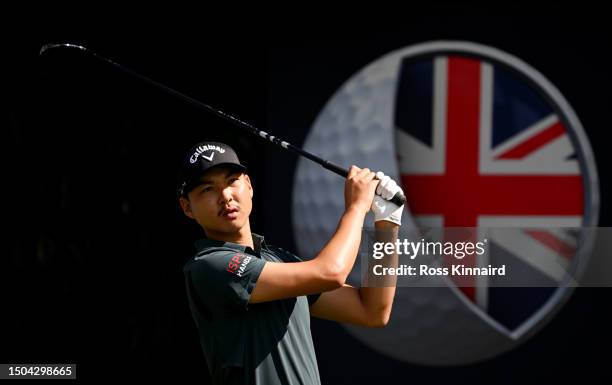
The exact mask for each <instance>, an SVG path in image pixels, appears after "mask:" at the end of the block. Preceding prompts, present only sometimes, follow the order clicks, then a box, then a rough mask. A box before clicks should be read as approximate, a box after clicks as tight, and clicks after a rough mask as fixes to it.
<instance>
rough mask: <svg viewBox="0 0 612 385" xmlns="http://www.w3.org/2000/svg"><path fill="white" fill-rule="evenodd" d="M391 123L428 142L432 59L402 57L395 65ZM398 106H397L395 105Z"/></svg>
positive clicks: (431, 104) (429, 142)
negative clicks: (395, 75)
mask: <svg viewBox="0 0 612 385" xmlns="http://www.w3.org/2000/svg"><path fill="white" fill-rule="evenodd" d="M399 71H400V73H399V76H398V79H399V81H398V85H397V95H396V98H395V100H396V104H395V105H396V108H395V123H396V125H397V128H399V129H402V130H404V131H405V132H407V133H409V134H410V135H412V136H413V137H414V138H416V139H418V140H420V141H421V142H423V143H425V144H427V145H429V146H431V144H432V142H433V138H432V127H431V122H432V113H433V112H432V110H433V61H432V60H423V61H419V62H416V63H414V62H407V61H405V60H404V61H402V65H401V66H400V69H399ZM398 106H401V108H398Z"/></svg>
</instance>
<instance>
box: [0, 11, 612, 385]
mask: <svg viewBox="0 0 612 385" xmlns="http://www.w3.org/2000/svg"><path fill="white" fill-rule="evenodd" d="M358 24H359V23H355V25H348V26H347V27H343V28H340V29H339V30H336V31H333V32H329V33H327V32H323V31H321V30H320V29H318V30H316V31H315V29H314V28H312V26H313V25H314V24H311V25H310V26H311V28H306V29H300V30H299V31H295V33H293V32H294V31H293V30H292V31H291V32H292V33H289V32H288V30H286V29H284V28H283V29H279V28H274V26H271V28H269V30H268V31H267V32H262V31H257V32H255V31H254V30H252V29H249V28H247V27H244V28H243V29H239V27H232V28H224V29H223V31H220V30H219V29H217V28H213V27H205V28H203V29H202V30H201V31H200V32H201V33H192V34H184V35H180V36H168V35H166V34H165V33H164V34H160V35H154V34H150V33H145V32H142V31H136V32H133V33H129V34H127V33H126V34H121V35H120V34H116V35H113V36H111V35H110V34H105V35H104V36H103V37H102V36H99V35H94V34H81V33H75V32H73V33H58V32H52V30H51V32H44V33H43V32H40V33H38V34H28V35H27V36H26V35H25V34H24V35H19V34H16V35H15V36H14V37H13V38H12V39H10V42H7V43H6V44H5V50H4V54H3V55H4V60H3V64H2V66H3V71H2V73H3V76H2V84H3V87H2V90H1V92H2V93H3V95H4V98H3V99H4V100H5V101H6V102H5V107H6V108H7V109H6V112H5V113H4V114H3V115H2V121H1V124H2V127H3V129H2V130H1V131H0V132H1V133H2V134H1V135H2V140H1V143H2V147H3V151H2V161H3V162H2V164H3V165H4V171H3V174H4V175H5V176H6V178H5V183H4V186H5V188H4V189H3V193H4V199H3V202H4V204H5V206H6V207H3V214H4V215H3V218H4V220H5V225H4V228H5V229H6V230H5V233H4V234H5V236H6V239H5V241H4V242H3V251H2V256H1V259H0V282H1V283H0V285H1V286H0V289H1V293H2V294H0V299H1V301H2V304H3V307H2V309H3V310H2V313H0V314H1V317H2V329H0V330H1V331H0V362H3V363H27V362H31V363H36V362H40V363H49V362H58V363H60V362H72V363H76V364H77V365H78V376H79V378H80V379H81V380H94V379H98V378H101V377H102V378H112V377H116V376H117V375H118V374H121V375H123V376H126V377H129V378H133V379H139V380H152V379H158V378H161V379H170V378H174V379H178V381H180V382H192V383H195V382H198V383H207V381H208V374H207V372H206V369H205V363H204V358H203V356H202V353H201V350H200V347H199V345H198V339H197V333H196V330H195V326H194V324H193V322H192V320H191V318H190V314H189V311H188V308H187V303H186V298H185V292H184V287H183V277H182V271H181V269H182V265H183V263H184V261H185V260H186V259H187V258H188V257H189V256H190V254H191V253H192V251H193V249H192V246H191V245H192V242H193V240H194V239H196V238H197V236H198V229H197V228H196V227H195V226H194V225H192V224H190V223H189V222H188V221H187V220H186V219H184V218H183V216H182V214H181V213H180V211H179V208H178V204H177V202H176V199H175V194H174V188H175V179H174V178H175V171H176V167H177V162H178V158H179V156H180V155H181V154H182V153H183V151H185V150H186V149H187V148H188V147H189V146H190V145H191V144H193V143H194V142H196V141H199V140H203V139H206V140H208V139H210V140H221V141H227V142H229V143H230V144H232V145H234V146H236V148H237V150H238V152H239V154H240V155H241V158H244V161H245V162H246V163H247V165H248V166H249V169H250V172H251V175H252V179H253V180H254V183H255V197H254V199H255V201H254V205H255V210H254V213H253V216H252V220H251V223H252V228H253V231H255V232H258V233H260V234H264V235H265V236H266V239H267V240H268V242H269V243H272V244H276V245H279V246H281V247H286V248H289V249H291V250H295V248H294V242H293V234H292V229H291V218H290V212H291V210H290V207H291V206H290V199H291V188H292V184H293V170H294V168H295V164H296V158H295V157H294V156H293V155H289V154H286V153H284V152H281V151H279V150H277V149H276V148H274V147H271V146H268V145H266V144H265V143H262V142H261V141H259V140H257V139H253V138H252V137H249V136H244V135H242V133H241V132H240V131H238V130H236V129H234V128H233V127H231V126H230V125H228V124H227V123H224V122H222V121H220V120H219V119H217V118H214V117H212V116H210V115H209V114H205V113H202V112H200V111H198V110H195V109H194V108H192V107H190V106H188V105H186V104H185V103H183V102H180V101H177V100H174V99H172V98H169V97H168V96H166V95H164V94H162V93H161V92H159V91H158V90H156V89H154V88H152V87H150V86H146V85H143V84H142V83H139V82H138V81H134V80H133V79H131V78H129V77H127V76H124V75H122V74H120V73H117V72H116V71H114V70H111V69H109V68H108V67H105V66H102V65H100V64H99V63H97V62H96V61H94V60H91V59H89V58H87V57H84V56H83V55H79V54H75V53H72V52H67V51H65V52H60V51H57V52H51V53H50V54H49V55H48V56H47V57H46V58H45V59H40V58H39V57H38V50H39V49H40V47H41V45H43V44H44V43H48V42H56V41H71V42H75V43H78V44H84V45H86V46H88V47H90V48H92V49H94V50H95V51H97V52H99V53H100V54H102V55H104V56H108V57H111V58H113V59H115V60H117V61H118V62H120V63H122V64H124V65H126V66H128V67H131V68H133V69H136V70H137V71H139V72H142V73H144V74H146V75H148V76H150V77H152V78H154V79H157V80H159V81H161V82H163V83H165V84H167V85H169V86H171V87H174V88H176V89H179V90H181V91H182V92H185V93H187V94H189V95H191V96H193V97H195V98H196V99H199V100H203V101H205V102H206V103H209V104H211V105H213V106H216V107H219V108H221V109H223V110H225V111H226V112H230V113H233V114H236V115H238V116H239V117H241V118H242V119H244V120H246V121H248V122H251V123H253V124H254V125H256V126H258V127H260V128H264V129H266V131H268V132H271V133H274V134H275V135H277V136H279V137H281V138H283V139H285V140H287V141H289V142H291V143H293V144H296V145H300V144H301V143H302V142H303V140H304V138H305V135H306V134H307V131H308V129H309V128H310V125H311V124H312V123H313V121H314V119H315V118H316V116H317V114H318V112H319V111H320V110H321V109H322V107H323V106H324V104H325V102H326V101H327V100H328V98H330V97H331V95H332V94H333V92H334V91H335V90H336V89H337V88H338V87H339V86H340V85H341V84H342V83H343V82H344V81H346V80H347V79H348V78H349V77H350V76H351V75H353V74H354V73H355V72H357V71H358V70H359V69H361V68H362V67H363V66H364V65H366V64H368V63H370V62H372V61H374V60H376V59H377V58H379V57H380V56H382V55H384V54H386V53H388V52H389V51H392V50H395V49H399V48H402V47H405V46H407V45H410V44H414V43H419V42H424V41H428V40H434V39H453V40H470V41H475V42H479V43H483V44H487V45H491V46H494V47H497V48H499V49H501V50H504V51H506V52H508V53H511V54H513V55H516V56H518V57H519V58H521V59H523V60H524V61H526V62H527V63H529V64H530V65H532V66H533V67H535V68H536V69H538V70H539V71H540V72H542V73H543V74H544V75H545V76H546V77H547V78H548V79H549V80H550V81H551V82H552V83H553V84H555V85H556V86H557V87H558V88H559V90H560V91H561V92H562V93H563V95H564V96H565V97H566V98H567V100H568V101H569V103H570V104H571V105H572V107H573V108H574V110H575V111H576V113H577V115H578V117H579V118H580V119H581V121H582V124H583V126H584V127H585V130H586V133H587V136H588V137H589V140H590V142H591V145H592V147H593V150H594V153H595V156H596V161H597V165H598V173H599V178H600V196H601V200H602V204H601V210H600V225H602V226H609V225H610V221H611V217H610V215H611V213H610V207H609V203H608V201H607V199H606V197H607V195H609V190H610V181H611V175H610V172H609V171H608V163H609V162H610V160H611V159H610V155H609V151H608V150H607V148H608V144H607V140H608V137H609V135H608V132H607V131H608V129H609V118H608V111H609V106H610V105H611V103H610V102H611V96H610V92H609V89H610V86H612V82H611V79H610V59H609V54H608V50H609V47H610V43H611V40H612V37H611V34H610V32H611V29H612V28H610V26H609V22H608V21H607V20H606V18H605V15H604V14H602V13H601V12H597V11H593V12H585V11H580V12H578V11H575V10H573V9H552V10H546V11H541V12H536V13H527V12H526V11H525V10H518V9H511V10H504V12H500V11H499V10H486V9H480V10H474V9H464V8H459V7H444V8H438V9H435V10H431V11H426V12H425V11H421V12H418V13H417V12H413V13H410V12H409V13H407V14H406V19H405V20H402V22H401V23H388V24H386V23H384V22H383V23H380V27H378V26H377V27H376V28H364V26H363V25H358ZM283 27H286V26H283ZM296 29H297V28H296ZM610 294H612V293H611V292H610V289H604V288H594V289H585V288H581V289H578V290H576V292H575V293H574V294H573V296H572V297H571V299H570V300H569V302H568V303H567V304H566V305H565V306H564V307H563V309H562V310H561V311H560V312H559V314H558V315H557V316H556V317H555V318H554V319H553V320H552V321H551V322H550V323H549V324H548V325H547V326H546V327H544V328H543V329H542V330H541V331H540V332H539V333H538V334H536V335H535V336H534V337H533V338H531V339H530V340H528V341H527V342H526V343H524V344H523V345H521V346H520V347H519V348H517V349H515V350H513V351H512V352H510V353H507V354H504V355H502V356H500V357H498V358H495V359H493V360H490V361H487V362H484V363H480V364H475V365H470V366H466V367H460V368H427V367H420V366H414V365H408V364H404V363H401V362H397V361H394V360H392V359H389V358H387V357H384V356H382V355H379V354H377V353H375V352H372V351H370V350H369V349H368V348H367V347H365V346H364V345H362V344H361V343H360V342H358V341H357V340H355V339H353V338H352V337H350V336H349V335H348V334H347V333H346V332H345V331H344V329H343V328H342V327H341V326H340V325H337V324H334V323H330V322H326V321H319V320H313V322H312V329H313V338H314V340H315V347H316V349H317V358H318V363H319V369H320V372H321V379H322V382H323V383H325V384H359V383H369V382H373V381H374V380H387V381H394V382H398V383H404V382H406V383H415V384H416V383H441V382H442V381H444V382H449V381H453V382H455V383H470V384H474V383H508V384H510V383H518V382H526V383H532V382H536V381H537V382H538V383H560V382H565V381H567V382H576V381H580V382H581V383H609V382H610V370H609V368H608V366H607V364H608V356H607V354H606V353H605V352H606V351H607V350H608V348H609V345H610V342H611V337H610V331H609V326H608V325H610V324H611V321H612V316H611V315H610V313H609V312H608V310H607V309H608V308H609V305H608V304H609V302H610V301H609V300H608V297H609V296H610ZM406 327H410V325H406Z"/></svg>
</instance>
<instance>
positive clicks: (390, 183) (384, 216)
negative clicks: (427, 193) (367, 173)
mask: <svg viewBox="0 0 612 385" xmlns="http://www.w3.org/2000/svg"><path fill="white" fill-rule="evenodd" d="M376 177H377V178H378V179H379V180H380V182H378V186H376V195H374V200H373V201H372V207H371V210H372V212H373V213H374V222H378V221H389V222H393V223H395V224H397V225H398V226H399V225H401V224H402V211H403V210H404V205H401V206H399V207H398V206H396V205H395V203H391V202H390V201H388V200H387V199H391V198H392V197H393V196H394V195H395V193H397V192H398V191H401V187H400V186H398V185H397V183H395V181H394V180H393V179H391V178H390V177H388V176H387V175H385V174H383V173H382V172H381V171H379V172H377V173H376Z"/></svg>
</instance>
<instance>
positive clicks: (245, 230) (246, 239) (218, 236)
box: [204, 222, 255, 250]
mask: <svg viewBox="0 0 612 385" xmlns="http://www.w3.org/2000/svg"><path fill="white" fill-rule="evenodd" d="M204 233H205V234H206V238H208V239H215V240H217V241H223V242H232V243H237V244H239V245H242V246H248V247H250V248H251V249H253V250H254V249H255V246H254V244H253V235H252V234H251V224H250V223H249V222H247V223H246V224H245V225H244V226H243V227H242V228H241V229H240V231H238V232H236V233H223V232H217V231H211V230H204Z"/></svg>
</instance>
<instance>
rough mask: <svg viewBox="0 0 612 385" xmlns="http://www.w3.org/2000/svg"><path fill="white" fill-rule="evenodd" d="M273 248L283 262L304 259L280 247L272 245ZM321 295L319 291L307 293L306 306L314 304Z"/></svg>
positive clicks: (301, 260)
mask: <svg viewBox="0 0 612 385" xmlns="http://www.w3.org/2000/svg"><path fill="white" fill-rule="evenodd" d="M273 248H274V249H275V251H276V252H277V255H278V256H279V257H280V258H281V259H282V260H283V262H285V263H292V262H304V260H303V259H302V258H300V257H298V256H297V255H295V254H293V253H290V252H288V251H287V250H285V249H282V248H280V247H275V246H273ZM320 296H321V293H315V294H309V295H307V296H306V297H307V299H308V306H312V304H314V303H315V302H317V300H318V299H319V297H320Z"/></svg>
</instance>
